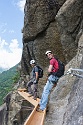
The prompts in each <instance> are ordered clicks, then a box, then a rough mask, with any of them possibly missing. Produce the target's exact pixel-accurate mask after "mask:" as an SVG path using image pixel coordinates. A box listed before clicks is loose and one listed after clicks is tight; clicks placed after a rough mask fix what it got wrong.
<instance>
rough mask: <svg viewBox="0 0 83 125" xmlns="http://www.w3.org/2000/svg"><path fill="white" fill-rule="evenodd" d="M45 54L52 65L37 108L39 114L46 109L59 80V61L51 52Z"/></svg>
mask: <svg viewBox="0 0 83 125" xmlns="http://www.w3.org/2000/svg"><path fill="white" fill-rule="evenodd" d="M45 54H46V56H47V57H48V59H49V60H50V65H49V68H48V79H47V82H46V85H45V87H44V90H43V93H42V97H41V100H40V103H39V106H38V108H37V111H38V112H42V111H43V110H44V109H45V108H46V106H47V103H48V96H49V94H50V91H51V90H52V88H53V86H54V85H56V84H57V81H58V79H59V76H57V72H58V70H59V63H58V60H57V59H56V58H55V57H54V55H53V53H52V52H51V51H46V53H45Z"/></svg>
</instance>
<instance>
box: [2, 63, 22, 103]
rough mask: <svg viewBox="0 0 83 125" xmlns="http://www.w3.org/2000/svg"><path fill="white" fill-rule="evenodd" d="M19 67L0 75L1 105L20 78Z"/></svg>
mask: <svg viewBox="0 0 83 125" xmlns="http://www.w3.org/2000/svg"><path fill="white" fill-rule="evenodd" d="M17 66H18V64H17V65H16V66H14V67H12V68H10V69H9V70H7V71H4V72H2V73H1V74H0V105H1V104H2V103H3V98H4V97H5V96H6V95H7V94H8V93H9V92H10V91H11V90H12V88H13V85H14V83H16V82H17V81H18V79H19V77H20V74H19V72H17Z"/></svg>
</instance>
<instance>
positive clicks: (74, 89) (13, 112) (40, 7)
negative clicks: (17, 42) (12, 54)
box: [1, 0, 83, 125]
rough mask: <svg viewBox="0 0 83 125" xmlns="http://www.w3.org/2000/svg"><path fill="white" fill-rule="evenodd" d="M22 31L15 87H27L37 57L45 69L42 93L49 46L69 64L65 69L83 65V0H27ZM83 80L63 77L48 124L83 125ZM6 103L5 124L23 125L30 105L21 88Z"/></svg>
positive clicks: (51, 103) (52, 97)
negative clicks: (19, 61) (20, 92)
mask: <svg viewBox="0 0 83 125" xmlns="http://www.w3.org/2000/svg"><path fill="white" fill-rule="evenodd" d="M22 32H23V53H22V60H21V67H22V68H21V75H22V77H21V80H20V82H18V84H17V85H16V86H15V89H17V88H18V87H19V86H20V87H24V85H25V84H26V82H27V81H28V77H27V76H28V75H29V73H30V71H31V68H30V64H29V61H30V59H35V60H36V62H37V64H39V65H40V66H41V67H42V68H43V69H44V77H43V78H42V79H41V80H40V81H39V95H40V96H41V93H42V90H43V86H44V85H45V82H46V72H47V70H46V69H47V66H48V60H47V59H46V57H45V51H46V50H48V49H50V50H52V51H53V53H54V54H55V55H56V56H57V57H58V58H60V60H62V61H63V62H64V63H65V65H66V69H65V72H66V71H67V70H68V69H69V68H70V67H72V68H83V0H26V4H25V9H24V27H23V30H22ZM82 82H83V79H82V78H79V77H76V76H71V75H66V76H64V77H62V78H61V79H60V80H59V82H58V85H57V87H56V88H54V89H53V91H52V92H51V95H50V99H49V112H48V113H47V115H46V119H45V123H44V124H45V125H83V98H82V95H83V84H82ZM6 102H7V104H8V105H7V107H8V108H7V111H6V113H4V115H3V116H4V117H3V116H2V117H3V120H4V121H5V122H4V123H2V124H1V125H16V124H17V125H23V122H24V120H25V119H26V117H27V116H28V111H27V108H25V109H23V107H26V106H27V105H30V104H28V102H26V101H25V100H24V99H23V98H22V97H20V95H19V94H18V93H17V90H16V91H13V92H12V94H11V98H10V101H9V102H8V101H6ZM25 112H26V113H25ZM29 113H30V112H29ZM6 116H7V117H6ZM5 117H6V118H7V120H5Z"/></svg>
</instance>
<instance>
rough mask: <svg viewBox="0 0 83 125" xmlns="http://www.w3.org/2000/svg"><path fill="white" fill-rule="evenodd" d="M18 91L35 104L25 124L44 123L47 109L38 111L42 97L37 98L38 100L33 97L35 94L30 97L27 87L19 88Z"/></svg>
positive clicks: (42, 124) (36, 124) (38, 124)
mask: <svg viewBox="0 0 83 125" xmlns="http://www.w3.org/2000/svg"><path fill="white" fill-rule="evenodd" d="M18 93H19V94H20V95H21V96H22V97H24V98H25V99H26V100H27V101H29V102H30V103H31V104H32V105H34V109H33V111H32V112H31V114H30V115H29V117H28V118H27V119H26V121H25V123H24V125H34V124H35V125H44V119H45V115H46V109H45V110H44V111H43V112H38V111H36V109H37V107H38V104H39V101H40V99H39V98H37V100H34V99H33V96H31V97H29V96H30V94H28V93H27V92H26V89H18Z"/></svg>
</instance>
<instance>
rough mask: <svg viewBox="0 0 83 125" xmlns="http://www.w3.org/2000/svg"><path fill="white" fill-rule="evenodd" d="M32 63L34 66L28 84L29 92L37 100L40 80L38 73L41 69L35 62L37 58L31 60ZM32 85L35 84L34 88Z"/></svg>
mask: <svg viewBox="0 0 83 125" xmlns="http://www.w3.org/2000/svg"><path fill="white" fill-rule="evenodd" d="M30 65H31V66H32V72H31V78H30V81H29V82H28V84H27V88H28V92H29V94H30V96H33V98H34V99H35V100H36V99H37V89H38V81H39V74H38V71H39V69H38V67H37V66H36V64H35V60H31V61H30ZM32 85H33V90H32V88H31V86H32ZM30 96H29V97H30Z"/></svg>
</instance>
